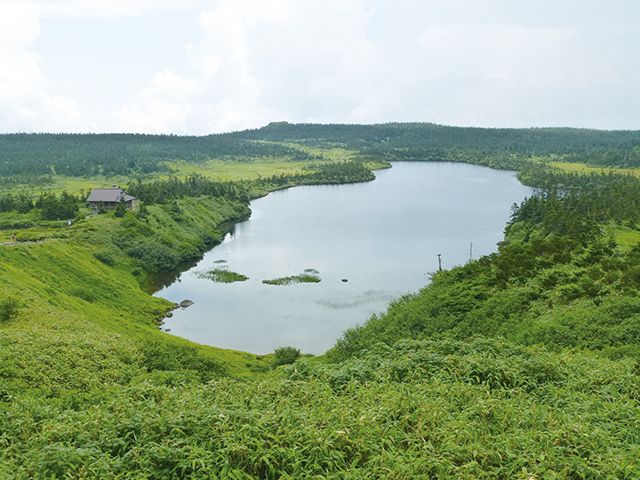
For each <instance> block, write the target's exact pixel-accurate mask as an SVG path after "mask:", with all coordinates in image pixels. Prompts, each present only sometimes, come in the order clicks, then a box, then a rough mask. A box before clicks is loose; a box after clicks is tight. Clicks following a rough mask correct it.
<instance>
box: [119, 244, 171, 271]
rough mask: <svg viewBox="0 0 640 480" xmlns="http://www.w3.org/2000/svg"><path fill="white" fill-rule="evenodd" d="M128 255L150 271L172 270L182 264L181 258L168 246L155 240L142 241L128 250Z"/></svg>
mask: <svg viewBox="0 0 640 480" xmlns="http://www.w3.org/2000/svg"><path fill="white" fill-rule="evenodd" d="M127 255H129V256H130V257H133V258H136V259H138V260H139V263H140V265H141V266H142V267H143V268H145V269H147V270H150V271H155V272H158V271H162V270H170V269H172V268H174V267H175V266H176V265H178V263H179V262H180V256H179V255H178V254H177V253H176V252H175V251H173V249H172V248H171V247H169V246H167V245H163V244H161V243H158V242H156V241H154V240H147V241H141V242H139V243H137V244H135V245H133V246H131V247H130V248H128V249H127Z"/></svg>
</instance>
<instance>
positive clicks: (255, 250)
mask: <svg viewBox="0 0 640 480" xmlns="http://www.w3.org/2000/svg"><path fill="white" fill-rule="evenodd" d="M531 192H532V190H531V189H530V188H528V187H525V186H523V185H521V184H520V183H519V182H518V181H517V179H516V178H515V176H514V173H513V172H507V171H498V170H490V169H488V168H484V167H478V166H474V165H467V164H450V163H415V162H414V163H395V164H394V166H393V168H392V169H390V170H385V171H379V172H377V179H376V180H375V181H373V182H368V183H365V184H355V185H340V186H312V187H298V188H293V189H288V190H282V191H277V192H274V193H272V194H270V195H268V196H267V197H263V198H260V199H258V200H255V201H253V202H252V203H251V209H252V211H253V213H252V216H251V218H250V219H249V220H247V221H245V222H241V223H238V224H237V225H236V226H235V228H234V229H232V230H229V232H228V234H227V235H226V236H225V237H224V240H223V242H222V243H221V244H220V245H218V246H217V247H215V248H214V249H212V250H211V251H209V252H208V253H207V254H206V255H205V256H204V257H203V258H202V260H201V261H200V262H198V264H197V265H195V266H193V267H192V268H191V270H189V271H185V272H183V273H182V274H177V272H172V274H171V275H172V276H173V278H174V279H175V281H173V283H172V284H171V285H168V283H169V281H168V280H169V278H170V276H167V278H166V279H165V280H164V281H163V282H162V283H158V284H157V285H163V286H162V287H161V290H160V291H158V292H157V295H159V296H162V297H164V298H167V299H169V300H171V301H173V302H180V301H181V300H183V299H185V298H189V299H191V300H194V301H195V304H194V305H193V306H191V307H189V308H188V309H186V310H184V311H182V310H181V311H176V313H175V315H174V316H173V318H171V319H167V324H166V325H165V327H167V328H170V329H171V334H176V335H179V336H183V337H186V338H189V339H191V340H194V341H196V342H199V343H205V344H209V345H214V346H217V347H222V348H231V349H236V350H244V351H249V352H252V353H256V354H264V353H269V352H272V351H273V350H274V349H275V348H278V347H282V346H286V345H292V346H295V347H298V348H300V349H301V350H302V351H303V352H306V353H316V354H319V353H322V352H324V351H326V350H327V349H328V348H330V347H331V346H332V345H333V344H334V343H335V341H336V339H338V338H339V337H340V336H341V335H342V333H343V332H344V331H345V330H346V329H347V328H350V327H352V326H354V325H356V324H358V323H363V322H365V321H366V319H367V318H368V317H369V316H370V315H372V314H374V313H376V314H377V313H380V312H383V311H384V310H386V308H387V306H388V303H389V302H390V301H391V300H393V299H396V298H398V297H400V296H402V295H404V294H407V293H410V292H415V291H417V290H419V289H420V288H422V287H423V286H425V285H426V284H427V282H428V279H429V272H435V271H436V270H437V269H438V257H437V254H441V255H442V257H441V258H442V266H443V268H451V267H452V266H454V265H457V264H462V263H464V262H465V261H467V260H468V258H469V245H470V242H473V255H474V257H477V256H479V255H484V254H488V253H491V252H494V251H496V249H497V247H496V242H498V241H500V240H501V239H502V236H503V229H504V226H505V224H506V222H507V220H508V218H509V213H510V208H511V205H512V204H513V203H514V202H520V201H521V200H522V199H523V198H524V197H525V196H527V195H530V194H531ZM221 261H224V264H223V265H225V267H226V268H227V269H228V270H229V271H231V272H235V273H238V274H242V275H246V276H247V277H249V279H248V280H246V281H243V282H236V283H230V284H222V283H214V282H212V281H211V280H207V279H203V278H198V277H197V276H196V275H195V274H194V273H193V272H194V271H195V270H197V271H207V270H210V269H212V268H214V267H216V266H220V265H221V263H220V262H221ZM307 269H314V270H317V271H318V275H319V277H320V279H321V281H320V283H313V284H311V283H299V284H293V285H289V286H281V285H265V284H263V283H262V281H263V280H268V279H277V278H283V277H289V276H294V275H299V274H301V273H302V272H304V271H305V270H307ZM343 280H348V281H346V282H345V281H343Z"/></svg>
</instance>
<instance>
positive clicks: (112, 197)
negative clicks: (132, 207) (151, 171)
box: [87, 188, 136, 203]
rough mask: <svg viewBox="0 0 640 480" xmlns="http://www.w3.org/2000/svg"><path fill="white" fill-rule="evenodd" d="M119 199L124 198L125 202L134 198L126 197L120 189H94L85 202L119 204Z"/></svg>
mask: <svg viewBox="0 0 640 480" xmlns="http://www.w3.org/2000/svg"><path fill="white" fill-rule="evenodd" d="M120 197H124V201H125V202H129V201H131V200H135V198H136V197H132V196H131V195H127V194H126V193H124V190H122V189H121V188H94V189H93V192H91V195H89V198H87V202H91V203H94V202H119V201H120Z"/></svg>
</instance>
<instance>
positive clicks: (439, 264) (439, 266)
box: [438, 253, 442, 272]
mask: <svg viewBox="0 0 640 480" xmlns="http://www.w3.org/2000/svg"><path fill="white" fill-rule="evenodd" d="M440 255H441V254H440V253H439V254H438V271H439V272H441V271H442V260H441V259H440Z"/></svg>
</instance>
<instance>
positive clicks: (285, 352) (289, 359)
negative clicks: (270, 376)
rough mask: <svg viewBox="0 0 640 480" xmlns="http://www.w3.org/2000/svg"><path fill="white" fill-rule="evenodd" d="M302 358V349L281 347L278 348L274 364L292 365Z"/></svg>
mask: <svg viewBox="0 0 640 480" xmlns="http://www.w3.org/2000/svg"><path fill="white" fill-rule="evenodd" d="M299 357H300V349H299V348H294V347H280V348H276V349H275V352H274V357H273V364H274V365H275V366H279V365H290V364H292V363H293V362H295V361H296V360H297V359H298V358H299Z"/></svg>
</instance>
